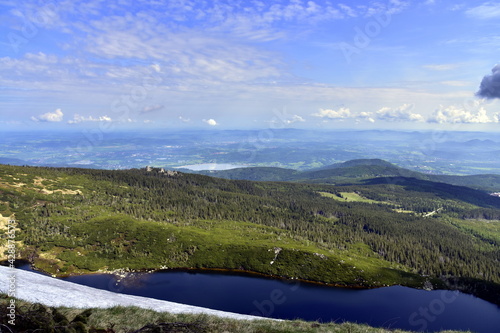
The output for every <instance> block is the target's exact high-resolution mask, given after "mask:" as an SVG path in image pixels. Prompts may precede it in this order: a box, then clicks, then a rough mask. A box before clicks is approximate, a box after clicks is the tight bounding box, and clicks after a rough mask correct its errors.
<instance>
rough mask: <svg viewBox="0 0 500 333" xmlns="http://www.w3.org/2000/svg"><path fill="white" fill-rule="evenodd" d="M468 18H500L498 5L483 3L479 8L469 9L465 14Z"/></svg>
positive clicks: (499, 4) (499, 5) (499, 6)
mask: <svg viewBox="0 0 500 333" xmlns="http://www.w3.org/2000/svg"><path fill="white" fill-rule="evenodd" d="M465 13H466V14H467V15H468V16H471V17H474V18H477V19H482V20H484V19H491V18H498V17H500V3H498V2H497V3H493V2H485V3H483V4H482V5H480V6H477V7H474V8H469V9H468V10H467V11H466V12H465Z"/></svg>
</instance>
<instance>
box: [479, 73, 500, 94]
mask: <svg viewBox="0 0 500 333" xmlns="http://www.w3.org/2000/svg"><path fill="white" fill-rule="evenodd" d="M491 72H492V74H490V75H486V76H485V77H483V80H482V81H481V86H480V87H479V91H478V92H477V93H476V95H477V96H479V97H484V98H500V65H496V66H495V67H493V69H492V70H491Z"/></svg>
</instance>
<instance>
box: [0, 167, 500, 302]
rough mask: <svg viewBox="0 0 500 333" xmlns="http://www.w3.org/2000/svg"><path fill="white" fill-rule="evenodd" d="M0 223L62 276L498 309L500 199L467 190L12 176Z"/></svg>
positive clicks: (124, 175) (2, 188)
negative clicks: (262, 280) (148, 276)
mask: <svg viewBox="0 0 500 333" xmlns="http://www.w3.org/2000/svg"><path fill="white" fill-rule="evenodd" d="M0 214H2V216H3V217H4V218H5V217H9V216H10V217H14V218H15V220H16V222H17V225H18V230H17V232H16V237H17V238H16V242H17V246H18V249H19V253H20V256H21V257H22V258H23V259H26V260H29V261H31V262H32V263H33V265H34V266H35V267H36V268H37V269H40V270H43V271H46V272H49V273H51V274H55V275H59V276H62V275H67V274H83V273H88V272H94V271H113V270H117V269H126V270H156V269H168V268H208V269H209V268H218V269H230V270H245V271H250V272H256V273H262V274H266V275H270V276H280V277H286V278H293V279H304V280H310V281H316V282H322V283H328V284H332V285H340V286H352V287H378V286H385V285H394V284H402V285H406V286H412V287H423V286H424V285H425V286H426V287H429V286H432V287H433V288H452V289H460V290H462V291H465V292H468V293H472V294H475V295H477V296H479V297H482V298H484V299H487V300H489V301H491V302H495V303H497V304H500V301H499V300H500V222H499V221H498V220H499V219H500V198H497V197H493V196H490V195H488V194H487V193H485V192H483V191H480V190H476V189H472V188H469V187H463V186H454V185H450V184H445V183H437V182H432V181H428V180H421V179H416V178H409V177H376V178H373V179H369V180H365V181H363V182H361V183H356V184H351V185H346V184H344V185H325V184H321V183H314V184H312V183H291V182H261V181H259V182H256V181H248V180H227V179H221V178H214V177H209V176H205V175H198V174H187V173H180V172H171V171H164V170H162V169H157V168H149V169H132V170H120V171H110V170H95V169H74V168H45V167H20V166H7V165H1V166H0ZM4 220H5V219H4ZM2 221H3V220H2ZM2 227H3V228H6V226H5V223H4V222H2ZM6 242H7V240H6V239H5V238H4V239H2V243H1V245H2V253H3V257H4V258H6V257H7V256H6V254H7V252H5V253H4V251H6Z"/></svg>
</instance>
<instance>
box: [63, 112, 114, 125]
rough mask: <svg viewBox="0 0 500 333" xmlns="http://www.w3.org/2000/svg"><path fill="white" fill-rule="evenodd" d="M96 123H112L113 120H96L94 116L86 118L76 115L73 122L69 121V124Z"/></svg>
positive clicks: (107, 118) (104, 117) (106, 117)
mask: <svg viewBox="0 0 500 333" xmlns="http://www.w3.org/2000/svg"><path fill="white" fill-rule="evenodd" d="M96 121H107V122H110V121H112V119H111V118H110V117H108V116H100V117H99V118H94V117H92V116H88V117H84V116H81V115H79V114H78V113H75V115H74V116H73V120H68V124H78V123H83V122H96Z"/></svg>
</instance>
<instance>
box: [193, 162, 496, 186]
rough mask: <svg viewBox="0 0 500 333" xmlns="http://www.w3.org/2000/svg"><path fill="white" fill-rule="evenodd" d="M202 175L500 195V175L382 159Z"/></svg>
mask: <svg viewBox="0 0 500 333" xmlns="http://www.w3.org/2000/svg"><path fill="white" fill-rule="evenodd" d="M200 173H201V174H205V175H210V176H213V177H220V178H225V179H239V180H254V181H291V182H304V183H315V184H346V183H359V182H360V181H362V180H365V179H369V178H378V177H409V178H416V179H421V180H429V181H434V182H441V183H447V184H451V185H457V186H467V187H471V188H474V189H480V190H483V191H487V192H490V193H491V192H500V175H490V174H485V175H472V176H449V175H432V174H424V173H421V172H417V171H412V170H409V169H405V168H401V167H398V166H396V165H394V164H392V163H389V162H387V161H384V160H380V159H358V160H351V161H347V162H343V163H336V164H332V165H329V166H325V167H322V168H319V169H313V170H309V171H302V172H300V171H296V170H292V169H283V168H270V167H253V168H237V169H231V170H223V171H206V172H200Z"/></svg>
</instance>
